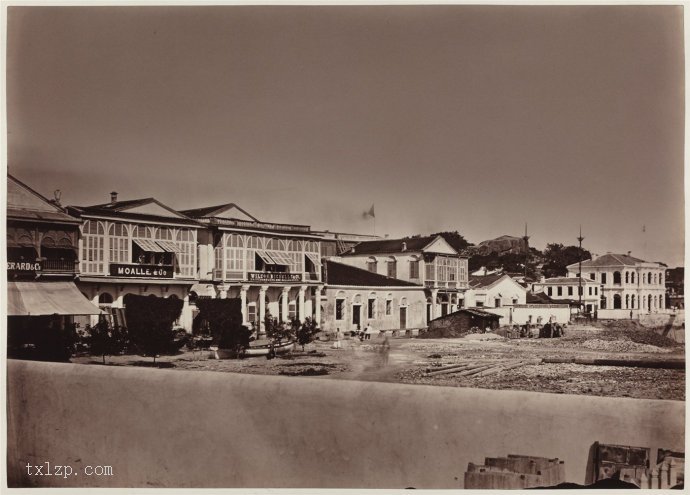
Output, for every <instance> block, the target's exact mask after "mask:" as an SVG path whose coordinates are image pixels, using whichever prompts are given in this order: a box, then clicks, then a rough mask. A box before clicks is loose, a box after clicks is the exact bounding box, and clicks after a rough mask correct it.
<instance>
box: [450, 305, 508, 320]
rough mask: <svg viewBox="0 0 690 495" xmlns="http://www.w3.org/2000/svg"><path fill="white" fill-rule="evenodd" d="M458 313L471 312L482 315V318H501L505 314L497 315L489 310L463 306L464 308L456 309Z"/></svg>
mask: <svg viewBox="0 0 690 495" xmlns="http://www.w3.org/2000/svg"><path fill="white" fill-rule="evenodd" d="M456 313H468V314H471V315H473V316H480V317H482V318H495V319H497V320H498V319H499V318H503V316H501V315H497V314H496V313H489V312H488V311H484V310H481V309H477V308H463V309H460V310H458V311H456ZM450 314H451V315H452V314H453V313H450Z"/></svg>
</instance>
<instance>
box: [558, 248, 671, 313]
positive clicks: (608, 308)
mask: <svg viewBox="0 0 690 495" xmlns="http://www.w3.org/2000/svg"><path fill="white" fill-rule="evenodd" d="M578 271H579V264H578V263H574V264H572V265H570V266H568V276H569V277H575V276H577V274H578ZM582 276H583V278H585V279H588V280H592V281H594V282H596V283H598V284H599V286H600V303H599V317H600V318H630V317H631V316H632V317H635V316H637V315H639V314H640V313H654V312H659V311H663V310H665V309H666V308H665V299H664V296H665V293H666V287H665V279H664V277H665V267H664V266H663V265H661V264H660V263H654V262H648V261H643V260H640V259H637V258H633V257H632V256H629V255H622V254H606V255H604V256H600V257H598V258H595V259H593V260H587V261H583V262H582Z"/></svg>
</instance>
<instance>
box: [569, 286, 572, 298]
mask: <svg viewBox="0 0 690 495" xmlns="http://www.w3.org/2000/svg"><path fill="white" fill-rule="evenodd" d="M568 295H569V296H572V295H573V287H572V286H568Z"/></svg>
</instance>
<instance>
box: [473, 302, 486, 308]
mask: <svg viewBox="0 0 690 495" xmlns="http://www.w3.org/2000/svg"><path fill="white" fill-rule="evenodd" d="M475 305H476V306H477V307H478V308H483V307H484V302H483V301H477V302H476V303H475Z"/></svg>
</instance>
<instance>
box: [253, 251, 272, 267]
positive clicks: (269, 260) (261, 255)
mask: <svg viewBox="0 0 690 495" xmlns="http://www.w3.org/2000/svg"><path fill="white" fill-rule="evenodd" d="M256 254H257V255H258V256H259V258H261V260H262V261H263V262H264V263H266V264H267V265H277V263H276V262H275V261H274V260H273V258H271V256H270V255H269V254H268V253H267V252H266V251H257V252H256Z"/></svg>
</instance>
